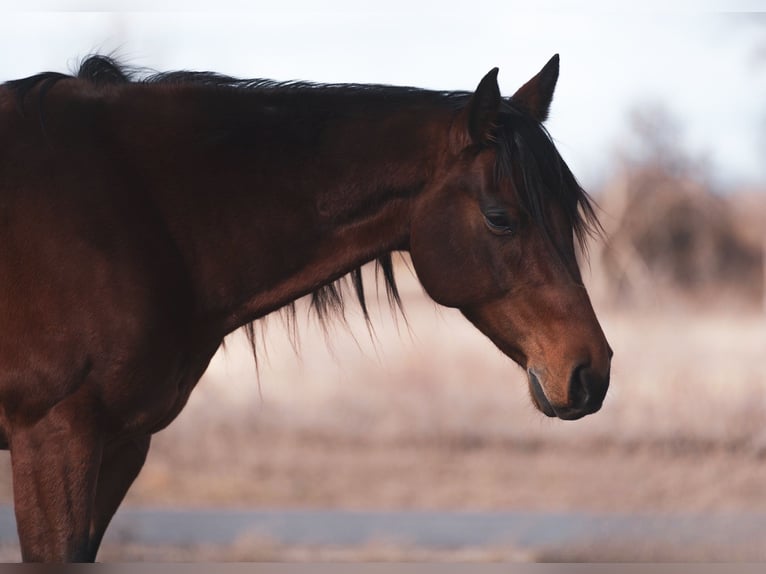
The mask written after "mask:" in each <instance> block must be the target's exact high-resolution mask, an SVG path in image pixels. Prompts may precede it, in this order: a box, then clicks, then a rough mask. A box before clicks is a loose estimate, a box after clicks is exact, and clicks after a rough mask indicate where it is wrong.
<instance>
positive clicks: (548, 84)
mask: <svg viewBox="0 0 766 574" xmlns="http://www.w3.org/2000/svg"><path fill="white" fill-rule="evenodd" d="M558 79H559V55H558V54H556V55H555V56H553V58H551V59H550V60H548V63H547V64H545V66H543V69H542V70H540V71H539V72H538V73H537V75H536V76H535V77H534V78H532V79H531V80H529V81H528V82H527V83H526V84H524V85H523V86H521V87H520V88H519V89H518V91H517V92H516V93H515V94H513V96H511V102H513V103H514V104H516V105H517V106H519V107H521V108H523V109H524V110H526V111H527V112H528V113H529V114H530V115H531V116H532V117H533V118H535V119H536V120H537V121H538V122H541V123H542V122H544V121H545V120H546V119H547V118H548V109H549V108H550V106H551V101H552V100H553V90H555V89H556V80H558Z"/></svg>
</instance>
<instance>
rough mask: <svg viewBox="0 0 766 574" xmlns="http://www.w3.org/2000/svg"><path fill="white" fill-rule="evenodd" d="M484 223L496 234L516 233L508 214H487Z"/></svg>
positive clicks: (501, 212) (497, 212) (498, 212)
mask: <svg viewBox="0 0 766 574" xmlns="http://www.w3.org/2000/svg"><path fill="white" fill-rule="evenodd" d="M484 221H485V222H486V223H487V227H489V228H490V230H492V231H493V232H495V233H502V234H508V233H513V231H514V225H513V222H512V221H511V220H510V218H509V217H508V214H507V213H505V212H503V211H490V212H488V213H485V214H484Z"/></svg>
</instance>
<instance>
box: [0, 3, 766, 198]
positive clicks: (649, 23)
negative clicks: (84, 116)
mask: <svg viewBox="0 0 766 574" xmlns="http://www.w3.org/2000/svg"><path fill="white" fill-rule="evenodd" d="M533 4H534V3H533ZM0 5H1V6H4V7H5V11H4V13H2V14H0V53H1V54H3V57H2V59H0V81H5V80H9V79H14V78H18V77H23V76H28V75H31V74H34V73H37V72H40V71H43V70H57V71H69V70H71V69H73V68H75V67H76V64H77V62H78V61H79V59H80V58H82V57H83V56H85V55H87V54H89V53H93V52H102V53H112V52H115V53H116V54H117V55H119V56H120V57H121V58H122V59H123V60H124V61H125V62H127V63H129V64H131V65H134V66H146V67H149V68H154V69H157V70H170V69H181V68H183V69H199V70H203V69H204V70H215V71H219V72H222V73H227V74H231V75H235V76H241V77H268V78H273V79H277V80H289V79H303V80H312V81H317V82H374V83H389V84H400V85H414V86H419V87H424V88H436V89H473V88H474V87H475V86H476V84H477V83H478V81H479V80H480V79H481V77H482V76H483V75H484V74H485V73H486V72H487V71H488V70H489V69H490V68H492V67H494V66H499V67H500V77H499V81H500V87H501V90H502V92H503V94H504V95H508V96H510V95H511V94H512V93H513V92H514V91H515V89H516V88H517V87H519V86H520V85H521V84H522V83H523V82H524V81H526V80H527V79H528V78H529V77H531V76H532V75H533V74H535V73H536V72H537V71H538V70H539V68H540V67H542V66H543V64H545V62H546V61H547V60H548V59H549V58H550V57H551V56H552V55H553V54H554V53H559V54H560V56H561V76H560V78H559V84H558V87H557V90H556V97H555V99H554V103H553V107H552V110H551V116H550V120H549V122H548V124H547V126H548V129H549V131H550V132H551V133H552V135H553V137H554V139H555V140H556V141H557V144H558V146H559V149H560V151H561V153H562V155H563V156H564V157H565V159H566V160H567V161H568V163H569V164H570V167H571V168H572V170H573V171H574V173H575V174H576V175H577V176H578V177H579V178H580V180H581V181H582V182H583V183H584V184H585V185H586V186H588V184H590V183H593V182H596V181H599V180H601V179H603V177H605V175H606V174H608V172H609V170H610V169H611V168H613V166H614V155H613V150H614V147H615V145H617V144H618V143H619V141H620V136H621V134H624V133H625V130H626V129H627V128H626V122H625V119H626V116H627V113H628V111H629V110H630V109H632V108H633V107H635V106H637V105H641V104H643V103H649V104H658V103H659V104H662V105H663V106H665V107H666V108H667V109H668V110H669V112H670V113H671V114H672V115H673V116H675V117H676V118H677V119H678V121H679V123H680V125H681V126H682V127H683V130H682V132H681V134H680V135H681V139H682V141H683V142H684V145H686V146H687V148H688V149H690V150H691V151H692V153H695V154H698V153H699V154H706V156H707V157H709V158H710V161H711V162H712V166H713V172H714V173H715V175H716V177H717V178H718V179H719V180H721V181H723V182H726V183H734V184H738V185H740V184H743V185H760V186H766V12H764V10H766V2H736V1H728V2H715V1H713V0H710V1H708V2H704V1H703V2H684V1H678V2H667V1H665V2H649V3H648V4H647V3H642V9H633V10H617V9H614V8H610V7H611V6H613V4H611V3H599V2H595V3H594V2H591V3H586V4H585V5H586V6H587V7H586V8H585V9H583V8H581V6H582V3H575V2H567V1H565V0H560V1H553V0H551V1H548V2H542V3H536V4H535V5H536V6H538V8H536V9H534V10H530V9H528V8H525V7H524V5H523V4H522V3H520V2H513V1H509V0H506V1H498V2H466V1H465V0H461V1H456V0H440V2H438V3H432V2H424V3H417V2H415V1H414V0H410V1H404V0H389V1H387V2H386V3H385V4H379V5H377V7H375V8H372V9H371V8H368V7H365V6H364V4H363V3H362V2H359V1H354V2H352V1H350V0H347V1H344V0H339V1H335V2H316V1H309V0H301V1H294V2H280V4H279V5H278V7H276V8H275V7H273V2H263V3H259V2H244V1H240V0H221V1H219V2H204V1H202V0H186V1H185V2H180V1H178V2H176V1H169V2H164V3H163V2H157V1H154V2H146V1H143V0H135V1H132V2H131V1H125V2H111V3H110V2H103V1H102V2H95V1H91V0H79V1H77V0H71V1H59V2H52V1H49V2H46V1H42V0H41V1H38V2H34V1H32V0H25V1H24V2H5V3H4V4H0ZM18 6H23V7H24V8H23V11H21V10H19V9H18ZM158 6H159V7H161V8H158ZM436 6H438V8H436ZM14 7H16V8H17V9H16V10H13V8H14ZM104 7H113V8H114V11H113V12H103V11H101V12H92V11H89V10H93V9H101V10H103V9H104ZM9 8H10V9H9ZM722 9H726V10H729V12H721V11H720V10H722ZM742 9H750V10H760V12H738V13H737V12H731V10H742ZM51 10H57V11H51ZM62 10H66V11H62ZM146 10H151V11H146ZM163 10H164V11H163Z"/></svg>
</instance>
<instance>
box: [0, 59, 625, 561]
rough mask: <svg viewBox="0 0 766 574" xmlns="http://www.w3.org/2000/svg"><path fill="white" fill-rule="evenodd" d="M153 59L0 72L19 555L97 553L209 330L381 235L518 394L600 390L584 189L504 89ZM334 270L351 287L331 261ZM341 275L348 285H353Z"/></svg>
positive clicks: (332, 285) (605, 359)
mask: <svg viewBox="0 0 766 574" xmlns="http://www.w3.org/2000/svg"><path fill="white" fill-rule="evenodd" d="M497 76H498V69H497V68H493V69H492V70H490V71H489V72H488V73H487V74H486V75H485V76H484V77H483V79H482V80H481V81H480V82H479V84H478V87H477V88H476V89H475V90H474V91H449V92H447V91H435V90H426V89H418V88H412V87H396V86H388V85H366V84H317V83H307V82H296V81H294V82H277V81H272V80H264V79H237V78H233V77H229V76H225V75H221V74H217V73H213V72H192V71H176V72H164V73H149V72H146V71H140V70H135V69H130V68H128V67H126V66H124V65H122V64H120V63H119V62H117V61H115V60H114V59H112V58H110V57H106V56H102V55H94V56H89V57H88V58H86V59H85V60H84V61H82V63H81V65H80V66H79V69H78V70H77V71H76V72H74V73H72V74H71V75H68V74H62V73H56V72H44V73H40V74H37V75H34V76H31V77H28V78H24V79H19V80H13V81H9V82H6V83H5V84H3V85H2V86H0V126H1V127H0V446H2V448H4V449H9V450H10V454H11V466H12V476H13V492H14V509H15V515H16V520H17V526H18V535H19V540H20V546H21V556H22V559H23V560H24V561H94V560H95V558H96V555H97V551H98V548H99V545H100V543H101V540H102V537H103V535H104V532H105V530H106V528H107V526H108V524H109V522H110V520H111V518H112V516H113V515H114V513H115V512H116V510H117V508H118V506H119V505H120V503H121V502H122V500H123V497H124V496H125V494H126V492H127V491H128V489H129V487H130V485H131V484H132V482H133V481H134V479H135V478H136V476H137V475H138V474H139V472H140V470H141V467H142V465H143V463H144V460H145V458H146V455H147V452H148V450H149V445H150V440H151V437H152V435H153V434H154V433H157V432H158V431H160V430H162V429H163V428H165V427H166V426H167V425H168V424H170V422H171V421H173V419H174V418H175V417H176V416H177V415H178V414H179V412H180V411H181V410H182V409H183V407H184V405H185V404H186V402H187V399H188V398H189V395H190V393H191V392H192V390H193V389H194V387H195V384H196V383H197V381H198V380H199V379H200V377H201V376H202V374H203V373H204V371H205V369H206V367H207V365H208V363H209V361H210V360H211V358H212V357H213V355H214V354H215V352H216V350H217V349H218V348H219V346H220V345H221V344H222V341H223V339H224V337H225V336H226V335H227V334H229V333H231V332H233V331H235V330H237V329H239V328H242V327H244V328H245V329H246V330H248V331H249V333H250V336H251V338H252V335H253V327H252V325H253V322H254V321H257V320H259V319H260V318H262V317H265V316H266V315H268V314H270V313H272V312H276V311H280V310H282V311H284V310H287V312H288V313H290V312H291V310H292V312H293V313H294V310H295V307H294V302H295V301H296V300H297V299H299V298H301V297H304V296H310V297H311V303H312V305H313V307H314V309H315V310H316V311H317V313H319V315H320V316H327V315H329V314H332V313H333V312H334V311H337V310H338V308H339V307H340V306H342V303H343V299H344V297H346V296H352V297H353V296H354V293H355V296H356V298H357V299H358V301H359V304H360V305H361V307H362V309H363V311H364V313H365V316H366V317H367V318H369V315H367V306H366V300H365V286H364V283H363V280H362V273H361V271H360V268H361V266H362V265H365V264H367V263H370V262H374V261H377V265H378V266H379V268H380V270H381V272H382V275H383V277H384V279H385V284H386V288H387V290H388V294H389V297H390V299H391V300H392V301H394V302H397V303H399V302H400V300H399V293H398V291H397V289H396V283H395V279H394V269H393V265H392V262H391V261H392V260H391V254H392V253H394V252H406V253H408V254H409V257H410V259H411V262H412V266H413V268H414V272H415V274H416V275H417V277H418V279H419V281H420V283H421V284H422V286H423V288H424V290H425V292H426V293H427V294H428V295H429V296H430V297H431V298H432V299H433V300H434V301H435V302H436V303H438V304H440V305H444V306H447V307H452V308H456V309H458V310H460V311H461V312H462V314H463V315H464V316H465V317H466V318H467V319H468V321H470V322H471V323H472V324H473V325H475V326H476V327H477V328H478V329H479V330H480V331H481V332H482V333H484V334H485V335H486V336H487V337H488V338H489V339H490V341H491V342H492V343H494V344H495V345H496V346H497V347H498V348H499V349H500V350H501V351H502V352H503V353H505V354H506V355H507V356H508V357H510V358H511V359H512V360H513V361H515V362H516V363H517V364H518V365H520V366H521V367H522V368H523V369H525V370H526V373H527V376H528V382H529V390H530V395H531V400H532V402H533V404H534V405H535V406H536V407H537V409H539V410H540V411H541V412H542V413H544V414H545V415H547V416H549V417H558V418H560V419H565V420H573V419H578V418H580V417H582V416H585V415H587V414H590V413H594V412H596V411H597V410H599V408H600V407H601V406H602V403H603V401H604V398H605V395H606V393H607V388H608V386H609V372H610V363H611V357H612V350H611V348H610V347H609V344H608V343H607V340H606V338H605V335H604V333H603V331H602V329H601V327H600V325H599V323H598V320H597V318H596V315H595V312H594V310H593V307H592V304H591V302H590V299H589V296H588V294H587V292H586V289H585V287H584V285H583V281H582V277H581V274H580V270H579V264H578V259H577V253H578V251H577V246H578V243H579V244H581V245H585V243H586V242H587V240H588V238H590V237H591V236H596V235H599V234H600V233H601V232H600V231H599V229H600V226H599V224H598V218H597V215H596V213H595V204H594V203H593V201H592V199H590V197H589V196H588V194H587V193H586V192H585V191H584V190H583V189H582V187H581V186H580V185H579V184H578V182H577V180H576V179H575V177H574V176H573V174H572V172H571V171H570V169H569V168H568V167H567V165H566V163H565V162H564V160H563V159H562V157H561V156H560V154H559V153H558V151H557V150H556V147H555V145H554V143H553V140H552V138H551V136H550V135H549V133H548V132H547V130H546V129H545V127H544V126H543V122H544V121H545V120H546V118H547V116H548V110H549V107H550V105H551V101H552V99H553V93H554V88H555V86H556V83H557V80H558V76H559V57H558V55H555V56H554V57H553V58H551V60H550V61H549V62H548V63H547V64H546V65H545V66H544V67H543V68H542V69H541V70H540V71H539V72H538V73H537V74H536V75H535V76H534V77H533V78H532V79H530V80H529V81H528V82H527V83H525V84H524V85H523V86H522V87H521V88H519V89H518V90H517V91H516V92H515V93H514V94H513V95H512V96H511V97H503V96H502V95H501V93H500V89H499V87H498V82H497ZM348 277H350V279H351V283H352V285H353V290H349V292H344V291H343V290H341V289H340V288H339V286H338V285H339V284H338V282H339V281H341V280H342V279H344V278H348ZM344 293H345V295H344Z"/></svg>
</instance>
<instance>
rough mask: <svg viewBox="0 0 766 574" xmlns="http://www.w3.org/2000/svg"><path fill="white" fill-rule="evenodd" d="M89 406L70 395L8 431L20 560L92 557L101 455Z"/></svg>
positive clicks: (55, 560)
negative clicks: (36, 416)
mask: <svg viewBox="0 0 766 574" xmlns="http://www.w3.org/2000/svg"><path fill="white" fill-rule="evenodd" d="M78 403H79V404H78ZM91 406H92V405H90V404H83V401H76V400H75V398H74V397H69V398H68V399H65V400H64V401H62V402H61V403H59V404H57V405H56V406H55V407H53V408H52V409H50V410H49V411H48V412H47V413H46V414H45V415H44V416H43V417H41V418H40V419H38V420H36V421H35V422H33V423H28V424H23V425H15V426H14V428H13V429H12V433H10V434H11V437H10V438H11V440H10V450H11V465H12V467H13V498H14V504H15V511H16V523H17V527H18V532H19V541H20V543H21V557H22V559H23V560H24V561H25V562H84V561H89V560H90V559H91V556H90V554H89V538H90V536H89V535H90V527H91V515H92V511H93V500H94V493H95V488H96V481H97V475H98V471H99V466H100V463H101V455H102V439H101V437H100V436H99V433H98V432H97V428H96V425H95V424H94V423H93V420H92V419H91V416H90V415H91V413H93V412H94V409H92V408H91Z"/></svg>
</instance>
